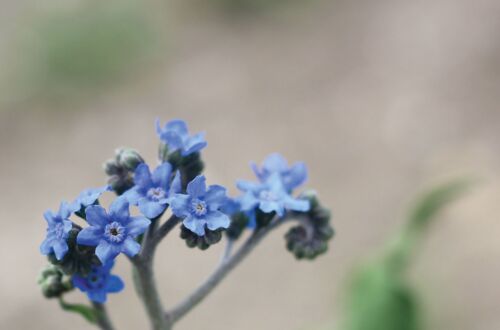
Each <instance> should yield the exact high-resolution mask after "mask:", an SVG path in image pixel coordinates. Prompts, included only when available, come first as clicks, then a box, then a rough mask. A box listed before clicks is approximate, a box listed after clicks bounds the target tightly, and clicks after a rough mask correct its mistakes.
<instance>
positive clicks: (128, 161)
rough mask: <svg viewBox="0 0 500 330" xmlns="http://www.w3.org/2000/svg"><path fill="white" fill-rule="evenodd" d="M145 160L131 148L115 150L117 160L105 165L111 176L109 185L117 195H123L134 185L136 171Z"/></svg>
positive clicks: (105, 169) (109, 161)
mask: <svg viewBox="0 0 500 330" xmlns="http://www.w3.org/2000/svg"><path fill="white" fill-rule="evenodd" d="M143 162H144V159H143V158H142V157H141V155H139V153H137V151H135V150H133V149H129V148H119V149H116V150H115V158H114V159H110V160H108V161H106V163H104V171H105V172H106V174H107V175H108V176H109V178H108V184H109V185H110V186H111V188H112V189H113V190H114V191H115V192H116V194H117V195H121V194H123V193H124V192H125V191H127V190H128V189H130V188H132V187H133V185H134V171H135V169H136V167H137V166H138V165H139V164H141V163H143Z"/></svg>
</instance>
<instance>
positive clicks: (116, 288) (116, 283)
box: [106, 275, 125, 293]
mask: <svg viewBox="0 0 500 330" xmlns="http://www.w3.org/2000/svg"><path fill="white" fill-rule="evenodd" d="M124 287H125V284H124V283H123V281H122V279H121V278H120V277H119V276H116V275H109V278H108V282H107V283H106V291H107V292H112V293H115V292H120V291H122V290H123V288H124Z"/></svg>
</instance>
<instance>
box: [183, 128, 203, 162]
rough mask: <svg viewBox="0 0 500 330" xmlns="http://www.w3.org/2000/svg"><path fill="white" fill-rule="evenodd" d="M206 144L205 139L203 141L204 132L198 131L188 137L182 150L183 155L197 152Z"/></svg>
mask: <svg viewBox="0 0 500 330" xmlns="http://www.w3.org/2000/svg"><path fill="white" fill-rule="evenodd" d="M206 146H207V141H205V133H198V134H195V135H193V136H191V137H189V138H188V139H187V141H186V143H185V145H184V150H182V155H183V156H188V155H190V154H192V153H195V152H198V151H200V150H201V149H203V148H205V147H206Z"/></svg>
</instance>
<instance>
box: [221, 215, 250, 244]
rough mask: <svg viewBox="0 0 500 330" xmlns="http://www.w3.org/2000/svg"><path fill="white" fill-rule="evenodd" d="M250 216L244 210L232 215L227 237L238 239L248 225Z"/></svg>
mask: <svg viewBox="0 0 500 330" xmlns="http://www.w3.org/2000/svg"><path fill="white" fill-rule="evenodd" d="M248 221H249V219H248V217H247V216H246V214H245V213H244V212H237V213H235V214H233V215H232V216H231V224H230V225H229V228H228V229H227V231H226V235H227V237H229V238H230V239H232V240H237V239H238V238H239V237H240V236H241V233H243V231H244V230H245V228H246V227H247V225H248Z"/></svg>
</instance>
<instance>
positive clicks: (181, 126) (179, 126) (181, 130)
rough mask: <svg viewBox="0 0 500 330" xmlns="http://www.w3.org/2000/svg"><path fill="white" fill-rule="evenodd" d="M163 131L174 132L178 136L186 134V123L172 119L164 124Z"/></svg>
mask: <svg viewBox="0 0 500 330" xmlns="http://www.w3.org/2000/svg"><path fill="white" fill-rule="evenodd" d="M165 130H169V131H172V132H175V133H177V134H179V135H186V134H188V128H187V124H186V122H185V121H184V120H180V119H174V120H171V121H169V122H168V123H166V124H165Z"/></svg>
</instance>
